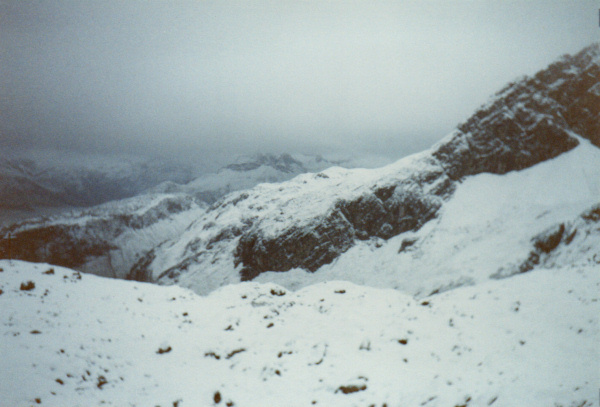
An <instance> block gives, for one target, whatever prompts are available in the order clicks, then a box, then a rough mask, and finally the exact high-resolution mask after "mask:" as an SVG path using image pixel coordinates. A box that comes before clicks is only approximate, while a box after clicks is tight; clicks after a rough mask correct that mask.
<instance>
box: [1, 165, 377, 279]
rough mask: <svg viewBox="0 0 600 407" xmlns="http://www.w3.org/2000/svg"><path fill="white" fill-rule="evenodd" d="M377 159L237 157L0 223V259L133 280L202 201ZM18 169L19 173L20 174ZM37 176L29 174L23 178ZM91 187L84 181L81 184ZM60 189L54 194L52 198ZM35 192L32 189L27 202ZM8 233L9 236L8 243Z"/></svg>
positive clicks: (183, 226)
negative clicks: (128, 191)
mask: <svg viewBox="0 0 600 407" xmlns="http://www.w3.org/2000/svg"><path fill="white" fill-rule="evenodd" d="M381 160H382V158H380V157H366V158H363V159H361V160H357V159H348V158H343V159H342V158H337V159H325V158H323V157H321V156H308V155H300V154H296V155H293V156H292V155H289V154H282V155H272V154H263V155H255V156H248V157H239V158H238V159H237V161H236V162H234V163H233V164H230V165H228V166H226V167H224V168H222V169H221V170H220V171H218V172H216V173H208V174H204V175H201V176H199V177H197V178H195V179H194V180H193V181H191V182H189V183H188V184H177V183H174V182H172V181H168V182H164V183H161V184H159V185H158V186H155V187H153V188H151V189H149V190H146V191H144V192H143V193H142V194H140V195H138V196H136V197H133V198H128V199H124V200H117V201H111V202H109V203H105V204H102V205H99V206H96V207H91V208H83V209H81V208H78V209H71V210H68V211H67V210H63V211H61V212H60V213H58V214H52V215H49V216H39V217H34V218H27V219H26V220H22V221H17V222H12V223H11V224H9V225H8V226H5V227H4V228H0V256H2V257H5V258H6V257H11V256H12V257H13V258H18V259H22V260H28V261H45V262H51V263H52V264H57V265H62V266H67V267H71V268H75V269H77V270H80V271H85V272H90V273H94V274H98V275H104V276H113V277H118V278H141V277H136V276H139V273H138V269H140V268H141V269H142V270H143V267H144V264H145V262H142V263H140V265H136V267H135V268H134V269H133V270H132V267H133V266H134V264H135V263H136V261H137V260H139V259H140V258H141V257H142V256H143V255H145V254H146V252H147V251H149V250H150V249H152V248H153V247H155V246H157V245H158V244H159V243H161V242H163V241H164V240H167V239H171V238H176V237H177V236H179V235H180V234H181V233H183V231H184V230H185V229H186V227H187V226H188V225H189V224H190V223H191V222H192V221H194V220H195V219H197V218H198V217H199V216H200V215H202V214H203V213H204V211H205V209H206V208H207V207H208V205H207V204H206V202H214V200H215V199H217V198H220V197H221V196H223V195H225V194H227V193H228V192H231V191H234V190H239V189H244V188H249V187H253V186H255V185H256V184H259V183H262V182H275V181H281V180H286V179H290V178H293V177H294V176H296V175H298V174H301V173H305V172H308V171H317V170H320V169H323V168H327V167H331V166H332V165H334V164H342V165H347V166H353V165H357V164H359V163H360V164H370V165H376V164H378V163H381ZM108 164H109V163H104V164H102V163H96V164H94V163H91V164H88V165H90V167H91V166H92V165H94V166H95V168H96V167H97V168H105V167H107V166H108V167H110V166H109V165H108ZM32 165H33V164H32ZM126 165H128V164H126ZM74 168H77V167H74ZM145 168H146V169H147V167H143V166H142V167H141V169H142V170H143V169H145ZM26 169H27V168H21V169H20V171H21V172H27V171H26ZM109 172H110V171H109ZM110 173H114V174H116V173H117V172H116V171H113V172H110ZM69 174H73V173H72V172H70V173H69ZM125 174H127V172H125ZM38 175H39V174H33V175H32V176H31V178H35V177H36V176H38ZM46 176H47V177H50V175H46ZM73 176H74V175H73ZM125 177H127V176H125ZM63 178H64V177H63ZM13 179H16V177H15V178H13ZM109 179H110V177H109V176H106V177H105V178H104V180H105V181H106V182H108V180H109ZM127 182H129V181H127ZM94 185H96V184H94V183H91V184H90V185H89V187H90V188H92V187H94ZM142 185H145V183H142ZM63 192H64V191H63ZM63 192H61V193H60V194H58V193H57V194H56V196H57V197H58V198H57V199H58V201H59V202H60V199H61V198H60V197H61V196H62V195H63ZM43 195H44V194H43V193H40V194H35V193H33V198H32V199H33V200H35V199H37V197H40V196H43ZM84 195H85V194H84ZM32 202H33V201H32ZM8 233H11V242H10V243H9V241H8V239H7V238H8ZM9 245H11V246H12V247H11V250H10V251H11V253H9ZM143 275H144V274H141V276H142V277H143Z"/></svg>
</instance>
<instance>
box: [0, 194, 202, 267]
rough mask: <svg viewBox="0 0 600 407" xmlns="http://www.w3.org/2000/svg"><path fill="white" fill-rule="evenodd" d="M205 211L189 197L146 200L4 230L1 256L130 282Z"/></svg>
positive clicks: (164, 196) (162, 196)
mask: <svg viewBox="0 0 600 407" xmlns="http://www.w3.org/2000/svg"><path fill="white" fill-rule="evenodd" d="M206 208H207V205H206V204H205V203H203V202H198V201H196V200H195V199H193V197H191V196H188V195H181V194H179V195H178V194H146V195H141V196H137V197H134V198H129V199H125V200H120V201H114V202H108V203H105V204H103V205H99V206H95V207H93V208H87V209H77V210H73V211H70V212H68V213H65V214H61V215H57V216H53V217H43V218H35V219H31V220H26V221H22V222H18V223H15V224H13V225H11V226H9V227H5V228H3V229H0V234H2V236H3V237H4V238H3V239H2V240H0V256H2V257H3V258H19V259H27V260H29V261H37V262H50V263H52V264H57V265H63V266H69V267H73V268H76V269H77V270H80V271H85V272H89V273H93V274H98V275H103V276H110V277H117V278H127V277H128V274H129V271H130V269H131V268H132V267H133V265H134V264H135V263H136V261H138V260H139V258H140V257H141V256H142V255H144V254H145V253H146V252H147V251H148V250H150V249H152V248H153V247H154V246H156V245H158V244H159V243H161V242H162V241H163V240H165V239H170V238H175V237H176V236H178V235H179V234H180V233H181V232H182V231H183V230H185V228H186V227H187V226H188V225H189V223H190V222H191V221H192V220H193V219H195V218H197V217H199V216H201V215H202V214H203V213H204V212H205V211H206ZM9 234H10V239H9Z"/></svg>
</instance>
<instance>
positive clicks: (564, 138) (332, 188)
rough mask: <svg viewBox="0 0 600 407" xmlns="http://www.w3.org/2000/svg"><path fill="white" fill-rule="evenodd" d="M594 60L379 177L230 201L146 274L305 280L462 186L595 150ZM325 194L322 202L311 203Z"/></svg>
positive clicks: (348, 177) (432, 211)
mask: <svg viewBox="0 0 600 407" xmlns="http://www.w3.org/2000/svg"><path fill="white" fill-rule="evenodd" d="M599 63H600V51H599V45H598V44H594V45H593V46H591V47H588V48H586V49H584V50H583V51H581V52H580V53H579V54H577V55H575V56H572V57H571V56H565V57H563V58H561V59H560V60H559V61H558V62H556V63H554V64H551V65H550V66H549V67H548V68H546V69H545V70H542V71H540V72H539V73H538V74H536V75H535V76H533V77H531V78H528V77H526V78H524V79H522V80H520V81H518V82H516V83H513V84H510V85H508V86H507V87H506V88H505V89H503V90H501V91H500V92H498V93H497V94H496V96H495V97H494V98H492V100H491V101H490V102H488V103H487V104H486V105H484V106H482V107H481V108H480V109H478V110H477V111H476V112H475V113H474V114H473V116H472V117H471V118H470V119H468V120H467V121H465V122H464V123H463V124H460V125H459V126H458V127H457V129H456V130H455V131H454V132H452V133H451V134H450V135H448V136H447V137H446V138H444V139H443V140H442V141H440V142H439V143H437V144H436V145H434V146H433V147H432V149H431V150H429V151H426V152H423V153H420V154H416V155H413V156H411V157H409V158H405V159H403V160H400V161H399V162H397V163H395V164H391V165H389V166H387V167H384V169H381V170H372V171H361V170H354V171H349V172H344V171H343V170H336V169H330V170H327V171H323V172H321V173H318V174H313V175H311V176H308V175H307V176H300V177H297V178H295V179H293V180H292V181H288V182H286V183H282V184H280V185H279V186H277V187H275V186H271V187H267V186H258V187H255V188H254V189H252V190H249V191H246V192H243V193H237V194H235V193H234V194H233V195H229V196H228V197H227V198H226V199H224V200H222V201H220V202H218V203H217V205H216V206H215V205H214V206H213V207H212V208H211V209H210V210H209V211H208V212H207V214H205V215H204V217H203V219H202V220H199V221H197V222H196V223H195V224H193V225H191V226H190V229H191V231H188V232H187V233H186V234H184V235H182V237H181V240H180V241H178V242H165V243H164V244H163V245H162V246H161V247H160V248H159V250H158V251H159V252H160V253H157V252H154V255H155V256H156V259H155V260H154V261H152V262H147V263H146V264H147V271H146V273H145V274H146V276H147V278H150V279H158V281H159V282H162V283H178V284H181V281H180V279H181V278H182V277H180V276H183V275H184V274H186V273H189V272H190V271H189V270H195V271H193V274H198V275H200V274H202V273H204V274H206V275H217V274H218V271H217V267H213V266H212V265H213V264H215V263H218V264H219V267H220V268H221V269H226V270H229V271H228V272H227V273H224V274H227V275H226V276H224V277H222V282H221V283H220V284H227V283H228V282H233V281H236V277H235V273H233V270H235V272H236V273H239V275H240V276H241V280H250V279H253V278H256V277H257V276H258V275H260V274H261V273H264V272H272V271H275V272H283V271H289V270H293V269H298V268H299V269H304V270H308V271H315V270H317V269H319V268H320V267H322V266H324V265H327V264H330V263H331V262H332V261H334V260H335V259H337V258H338V257H339V256H340V255H341V254H342V253H344V252H346V251H347V250H349V249H350V248H351V247H353V246H355V245H356V243H357V242H358V241H362V240H368V239H374V238H380V239H384V240H387V239H389V238H391V237H393V236H397V235H400V234H402V233H406V232H410V231H417V230H419V229H420V228H421V227H422V226H423V225H424V224H426V223H427V222H428V221H430V220H431V219H434V218H435V217H436V215H437V214H438V211H439V209H440V208H441V207H442V206H443V203H444V202H446V201H447V200H448V198H449V197H450V196H451V195H452V194H453V192H454V191H455V189H456V187H457V185H458V183H460V182H461V181H462V180H464V179H465V178H466V177H469V176H473V175H476V174H481V173H492V174H506V173H508V172H511V171H519V170H522V169H525V168H529V167H531V166H533V165H535V164H538V163H541V162H544V161H547V160H549V159H552V158H555V157H557V156H559V155H561V154H563V153H565V152H567V151H570V150H572V149H574V148H575V147H576V146H578V145H579V144H580V141H579V140H578V138H577V137H578V136H577V135H579V136H581V137H583V138H584V139H588V140H590V142H591V143H592V144H593V145H595V144H596V138H595V134H596V133H595V129H596V126H597V125H598V121H599V120H600V97H598V96H597V95H596V92H595V89H596V87H597V86H598V83H600V66H599ZM557 89H559V90H560V95H562V96H561V97H560V98H559V97H558V96H557V95H559V94H558V93H556V91H557ZM577 112H583V113H581V114H579V113H577ZM590 115H591V116H590ZM588 116H590V117H592V119H590V120H583V121H577V120H575V121H573V120H568V119H567V118H566V117H571V118H577V117H588ZM575 130H577V131H578V132H580V133H581V134H579V133H576V132H575ZM592 148H595V147H592ZM403 171H404V172H403ZM378 174H379V175H378ZM317 184H322V187H317V186H316V185H317ZM324 191H327V192H326V194H327V196H321V195H323V194H324V193H325V192H324ZM266 196H268V197H270V199H264V198H263V197H266ZM294 202H296V203H297V204H294ZM215 225H220V226H215ZM215 228H216V229H215ZM211 229H214V231H211ZM182 240H183V241H185V242H183V241H182ZM217 246H218V247H219V248H216V247H217ZM232 265H233V267H232ZM201 270H203V271H201ZM191 280H192V279H191V278H190V279H189V280H188V281H191ZM187 284H191V282H188V283H187ZM212 288H214V287H212ZM197 289H198V290H202V288H200V287H197Z"/></svg>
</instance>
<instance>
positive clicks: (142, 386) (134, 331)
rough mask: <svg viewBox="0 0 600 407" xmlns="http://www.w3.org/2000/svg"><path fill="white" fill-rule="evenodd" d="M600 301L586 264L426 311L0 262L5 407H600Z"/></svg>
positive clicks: (505, 283) (0, 373)
mask: <svg viewBox="0 0 600 407" xmlns="http://www.w3.org/2000/svg"><path fill="white" fill-rule="evenodd" d="M595 227H596V228H597V227H598V223H597V220H596V223H595ZM582 235H583V233H581V235H580V237H583V236H582ZM571 244H572V243H571ZM567 247H568V245H567V246H565V247H564V248H559V251H560V252H561V253H562V254H561V255H568V253H567ZM364 272H365V273H369V272H370V270H368V269H365V270H364ZM599 293H600V273H598V266H593V267H590V266H589V265H588V266H580V265H578V266H567V267H556V266H555V268H552V269H546V268H542V267H538V268H537V269H536V270H533V271H530V272H529V273H525V274H521V275H518V276H514V277H512V278H507V279H502V280H488V281H487V282H485V283H482V284H480V285H476V286H473V287H462V288H459V289H456V290H452V291H449V292H446V293H442V294H439V295H436V296H434V297H431V298H428V299H426V300H416V299H414V298H413V297H411V296H409V295H405V294H403V293H400V292H399V291H397V290H390V289H376V288H368V287H362V286H357V285H354V284H352V283H349V282H340V281H331V282H326V283H321V284H317V285H313V286H310V287H307V288H304V289H302V290H299V291H297V292H290V291H286V290H285V289H284V288H282V287H279V286H277V285H273V284H264V285H261V284H257V283H254V282H248V283H243V284H236V285H230V286H228V287H224V288H221V289H219V290H217V291H215V292H213V293H211V294H210V295H209V296H206V297H200V296H198V295H196V294H195V293H193V292H191V291H189V290H186V289H184V288H181V287H176V286H173V287H162V286H157V285H152V284H145V283H138V282H131V281H122V280H115V279H107V278H101V277H96V276H91V275H85V274H79V273H78V272H75V271H73V270H69V269H64V268H61V267H55V266H50V265H45V264H31V263H25V262H20V261H14V262H13V263H10V262H9V261H7V260H3V261H0V338H2V342H1V343H2V346H0V360H1V361H2V368H1V369H0V394H1V395H2V397H1V398H0V406H3V407H12V406H28V405H42V406H57V407H64V406H118V407H121V406H162V407H167V406H168V407H171V406H177V407H186V406H238V407H254V406H256V407H259V406H282V407H283V406H286V407H296V406H298V407H299V406H315V405H316V406H329V407H335V406H348V407H353V406H361V407H362V406H373V405H375V406H379V407H381V406H390V407H391V406H406V407H409V406H427V407H443V406H469V407H474V406H493V407H514V406H528V407H547V406H561V407H592V406H594V405H596V403H597V397H598V387H597V386H598V382H599V381H600V371H599V370H598V361H599V354H598V342H599V340H600V331H599V329H598V326H599V318H598V316H599V315H600V295H599Z"/></svg>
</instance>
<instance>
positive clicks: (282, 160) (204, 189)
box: [150, 154, 387, 204]
mask: <svg viewBox="0 0 600 407" xmlns="http://www.w3.org/2000/svg"><path fill="white" fill-rule="evenodd" d="M384 161H385V160H384V159H383V158H382V157H364V158H362V159H356V158H354V159H352V158H339V157H337V158H333V157H332V158H324V157H323V156H321V155H305V154H280V155H275V154H257V155H253V156H241V157H238V159H237V160H236V161H235V162H234V163H232V164H229V165H227V166H225V167H223V168H221V169H220V170H219V171H217V172H214V173H208V174H203V175H201V176H199V177H197V178H195V179H194V180H192V181H190V182H189V183H187V184H183V185H182V184H177V183H176V182H164V183H161V184H160V185H158V186H156V187H154V188H151V189H150V192H163V193H165V192H166V193H174V192H177V193H186V194H190V195H194V196H195V197H196V198H198V199H200V200H202V201H204V202H207V203H210V204H212V203H214V202H215V201H217V200H218V199H220V198H222V197H223V196H225V195H227V194H228V193H230V192H233V191H240V190H244V189H248V188H252V187H254V186H255V185H258V184H261V183H274V182H282V181H287V180H289V179H292V178H294V177H295V176H297V175H300V174H304V173H308V172H319V171H321V170H324V169H326V168H330V167H333V166H343V167H345V168H356V167H358V166H361V167H370V168H371V167H377V166H380V165H382V163H383V162H384ZM386 164H387V163H386Z"/></svg>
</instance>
